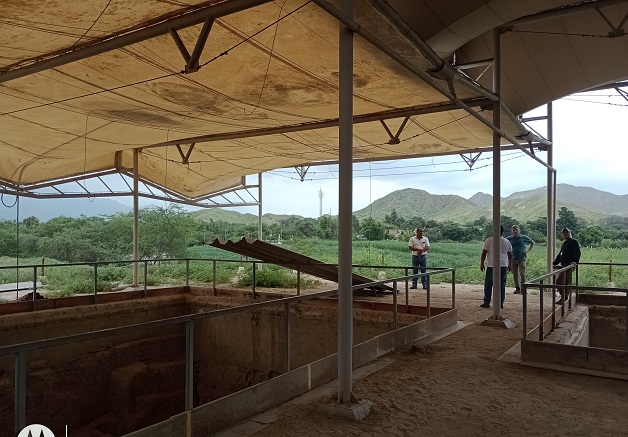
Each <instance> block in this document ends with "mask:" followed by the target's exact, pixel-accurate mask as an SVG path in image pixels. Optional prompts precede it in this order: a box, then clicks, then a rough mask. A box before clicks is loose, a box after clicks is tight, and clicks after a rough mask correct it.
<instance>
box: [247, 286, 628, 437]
mask: <svg viewBox="0 0 628 437" xmlns="http://www.w3.org/2000/svg"><path fill="white" fill-rule="evenodd" d="M418 291H419V292H418V293H417V290H412V293H411V294H410V302H411V303H413V304H422V305H425V292H424V291H423V290H418ZM513 291H514V290H513V289H511V288H509V289H507V295H506V302H505V308H504V310H503V313H502V314H503V316H504V317H506V318H508V319H509V320H511V321H513V322H515V324H516V327H515V328H514V329H503V328H495V327H487V326H481V325H480V323H481V322H482V321H484V320H486V319H487V318H488V317H489V316H490V315H491V314H492V309H485V308H480V306H479V305H480V303H481V302H482V287H481V286H480V285H457V286H456V307H457V308H458V319H459V320H463V321H467V322H471V324H470V325H468V326H467V327H465V328H464V329H462V330H460V331H458V332H456V333H454V334H452V335H450V336H448V337H446V338H444V339H441V340H439V341H437V342H434V343H431V344H429V345H426V346H423V347H408V348H406V349H404V350H401V351H398V352H396V353H393V354H391V355H389V356H387V357H386V359H390V364H388V365H386V366H384V367H383V368H381V369H380V370H378V371H376V372H374V373H371V374H370V375H368V376H365V377H363V378H361V379H358V380H356V381H354V384H353V392H354V394H355V395H356V396H357V397H358V398H359V399H366V400H369V401H371V402H373V403H374V408H373V409H372V411H371V413H370V415H369V416H368V417H366V418H365V419H364V420H362V421H359V422H358V421H350V420H348V419H344V418H341V417H338V416H328V415H327V414H325V413H323V412H320V411H319V410H317V407H318V406H320V405H321V404H326V403H333V402H334V401H335V397H336V395H331V396H330V395H323V396H321V397H320V398H317V399H313V400H309V401H307V402H305V403H302V404H300V405H296V406H294V407H291V408H285V409H282V411H281V413H280V416H279V419H278V420H276V421H274V422H273V423H270V424H269V425H268V426H266V427H265V428H263V429H261V430H259V431H257V432H256V433H254V434H253V435H254V436H256V437H265V436H273V437H274V436H312V437H313V436H324V437H329V436H378V437H380V436H419V435H423V436H485V435H494V436H535V435H544V436H621V435H625V436H628V381H619V380H612V379H604V378H598V377H593V376H584V375H575V374H569V373H562V372H557V371H551V370H544V369H536V368H531V367H526V366H523V365H520V364H514V363H511V362H504V361H499V358H500V356H501V355H502V354H504V353H505V352H506V351H508V350H509V349H510V348H511V347H512V346H514V345H516V344H517V343H518V341H519V339H520V338H521V336H522V330H521V321H522V297H521V296H520V295H514V294H513V293H512V292H513ZM399 296H400V299H402V300H403V299H405V295H404V294H401V295H399ZM546 296H547V295H546ZM361 299H362V298H361ZM529 299H530V303H531V305H532V307H533V308H531V309H530V311H529V312H528V313H529V316H530V317H534V316H535V314H538V301H539V296H538V294H537V295H532V296H529ZM377 300H380V301H386V300H389V301H390V300H391V296H387V297H383V298H378V299H377ZM545 300H546V301H550V300H551V297H549V296H547V299H545ZM431 302H432V305H434V306H441V305H442V306H445V304H446V303H450V302H451V286H450V285H449V284H442V285H440V284H436V285H434V286H433V290H432V298H431ZM439 304H441V305H439ZM548 308H549V307H548ZM536 320H538V316H536ZM391 358H392V359H391Z"/></svg>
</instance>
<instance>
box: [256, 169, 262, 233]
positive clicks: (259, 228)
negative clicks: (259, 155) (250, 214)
mask: <svg viewBox="0 0 628 437" xmlns="http://www.w3.org/2000/svg"><path fill="white" fill-rule="evenodd" d="M257 177H258V179H257V182H258V188H257V189H258V196H257V197H258V199H257V200H259V210H258V213H257V239H258V240H260V241H262V174H261V173H259V174H258V175H257Z"/></svg>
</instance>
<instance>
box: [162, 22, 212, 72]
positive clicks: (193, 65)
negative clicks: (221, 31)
mask: <svg viewBox="0 0 628 437" xmlns="http://www.w3.org/2000/svg"><path fill="white" fill-rule="evenodd" d="M213 25H214V18H212V17H207V18H206V19H205V22H204V23H203V28H202V29H201V32H200V33H199V35H198V39H197V40H196V45H195V46H194V50H193V51H192V54H191V55H190V53H189V52H188V49H187V47H185V43H184V42H183V41H182V40H181V37H180V36H179V34H178V33H177V31H176V29H169V32H170V36H172V39H173V40H174V42H175V44H176V45H177V48H178V49H179V51H180V52H181V55H182V56H183V59H184V60H185V68H184V70H183V72H184V73H187V74H189V73H195V72H197V71H198V70H199V68H200V65H199V63H198V61H199V59H200V57H201V53H203V48H205V44H206V43H207V38H208V37H209V32H211V29H212V26H213Z"/></svg>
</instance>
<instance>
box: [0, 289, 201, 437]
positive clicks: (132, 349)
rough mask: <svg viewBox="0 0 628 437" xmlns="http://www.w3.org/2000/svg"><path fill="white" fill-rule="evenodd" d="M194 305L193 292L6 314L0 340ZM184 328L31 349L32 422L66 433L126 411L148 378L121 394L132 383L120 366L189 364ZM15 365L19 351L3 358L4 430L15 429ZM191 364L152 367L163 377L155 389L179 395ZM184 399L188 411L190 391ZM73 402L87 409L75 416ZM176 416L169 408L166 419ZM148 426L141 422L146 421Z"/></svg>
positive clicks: (0, 400)
mask: <svg viewBox="0 0 628 437" xmlns="http://www.w3.org/2000/svg"><path fill="white" fill-rule="evenodd" d="M188 308H189V304H188V302H187V300H186V299H185V296H182V295H178V296H173V297H168V298H163V297H162V298H149V299H138V300H133V301H127V302H116V303H109V304H99V305H88V306H77V307H71V308H62V309H57V310H44V311H37V312H32V313H19V314H11V315H5V316H2V317H0V344H1V345H2V346H5V345H10V344H17V343H26V342H31V341H36V340H42V339H46V338H56V337H62V336H67V335H72V334H76V333H82V332H91V331H97V330H101V329H107V328H113V327H116V326H124V325H130V324H137V323H142V322H148V321H152V320H155V319H156V318H158V319H164V318H168V317H175V316H180V315H184V314H187V313H188V311H189V310H188ZM156 315H157V316H156ZM184 333H185V331H184V327H183V325H173V326H171V327H165V328H160V329H158V330H155V329H152V330H142V331H138V332H135V333H129V334H124V335H117V336H109V337H104V338H102V339H97V340H90V341H86V342H78V343H70V344H67V345H63V346H55V347H51V348H43V349H39V350H34V351H30V352H28V353H27V360H28V361H27V363H28V364H27V365H28V370H27V416H26V418H27V421H28V422H29V423H41V424H46V425H47V426H49V427H51V429H52V431H53V432H54V433H55V435H62V434H61V433H62V431H63V432H64V426H65V425H68V428H69V429H77V428H78V427H80V426H83V425H85V424H86V423H89V422H90V421H92V420H94V419H95V418H98V417H99V416H101V415H104V414H106V413H108V412H110V411H112V409H114V410H115V409H116V408H117V407H120V408H118V410H120V411H119V412H120V413H124V411H123V410H124V407H125V406H128V403H129V401H130V399H127V398H129V397H132V396H133V395H134V394H135V395H137V394H138V392H137V391H136V389H137V384H138V383H140V382H139V381H135V382H133V381H130V383H131V385H132V386H131V387H130V388H129V393H126V394H125V396H126V397H125V398H124V399H121V398H120V397H119V396H116V392H119V391H120V390H118V388H119V387H118V386H120V385H124V384H125V382H124V381H119V380H118V378H117V377H116V374H115V371H116V369H122V372H124V370H125V367H126V366H129V365H130V364H132V363H135V365H136V367H137V364H138V363H140V362H141V363H143V364H145V365H149V366H150V364H151V363H154V362H156V361H160V362H174V363H176V362H180V363H181V362H182V363H184V361H183V360H184V359H185V355H184V350H185V336H184V335H185V334H184ZM14 364H15V358H14V357H13V356H2V357H0V435H12V433H13V417H14V412H13V405H14V402H13V378H14V368H15V367H14ZM178 367H180V369H178ZM184 368H185V366H184V364H183V365H177V364H175V365H174V366H173V367H172V369H161V370H155V369H154V368H153V369H147V371H146V372H144V373H145V374H146V373H148V372H152V373H153V378H154V379H156V380H159V381H158V382H159V383H155V384H154V387H155V391H157V392H158V391H159V387H162V388H163V392H164V393H162V394H167V395H168V396H169V397H172V394H171V393H170V391H171V388H172V386H173V385H176V386H178V387H179V389H182V388H183V385H182V384H183V380H184ZM177 369H178V370H177ZM118 374H120V371H118ZM177 380H180V381H179V382H177ZM155 382H157V381H155ZM132 391H134V392H135V393H132ZM157 395H159V393H157ZM179 398H180V401H178V402H176V403H177V404H178V406H179V408H180V409H182V408H183V399H184V398H183V394H181V395H180V396H179ZM136 401H137V399H136ZM68 405H80V408H75V409H74V410H75V411H73V413H72V414H68V413H67V412H65V411H64V410H65V409H66V408H67V406H68ZM137 407H138V408H140V407H141V405H138V406H137ZM175 412H178V411H175ZM171 414H173V413H172V412H167V414H164V415H163V416H162V420H163V419H165V418H167V417H169V416H170V415H171ZM129 420H131V421H132V422H133V421H135V419H129ZM121 422H122V421H121ZM147 424H148V423H142V422H141V420H140V423H138V426H145V425H147ZM130 426H132V425H131V424H128V423H127V424H125V423H121V424H120V430H121V431H128V430H129V429H128V428H129V427H130Z"/></svg>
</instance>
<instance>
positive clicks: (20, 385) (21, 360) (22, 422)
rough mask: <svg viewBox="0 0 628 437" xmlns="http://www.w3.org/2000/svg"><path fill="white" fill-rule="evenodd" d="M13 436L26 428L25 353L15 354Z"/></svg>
mask: <svg viewBox="0 0 628 437" xmlns="http://www.w3.org/2000/svg"><path fill="white" fill-rule="evenodd" d="M13 408H14V410H15V411H14V417H15V434H17V433H18V432H20V430H22V429H24V427H25V426H26V352H25V351H19V352H16V353H15V405H14V407H13Z"/></svg>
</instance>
